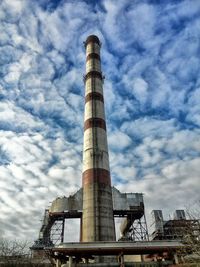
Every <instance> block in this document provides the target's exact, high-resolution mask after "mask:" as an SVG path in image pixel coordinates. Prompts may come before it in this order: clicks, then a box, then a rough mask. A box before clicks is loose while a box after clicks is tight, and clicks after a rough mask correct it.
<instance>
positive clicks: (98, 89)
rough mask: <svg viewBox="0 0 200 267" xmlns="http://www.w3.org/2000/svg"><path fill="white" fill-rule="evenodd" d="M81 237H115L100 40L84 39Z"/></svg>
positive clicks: (94, 38) (89, 240) (84, 239)
mask: <svg viewBox="0 0 200 267" xmlns="http://www.w3.org/2000/svg"><path fill="white" fill-rule="evenodd" d="M85 48H86V75H85V116H84V145H83V176H82V183H83V217H82V231H81V241H83V242H92V241H109V240H110V241H112V240H113V241H114V240H115V225H114V218H113V203H112V189H111V178H110V169H109V157H108V145H107V135H106V122H105V112H104V98H103V86H102V83H103V77H102V73H101V59H100V41H99V39H98V37H97V36H95V35H90V36H89V37H88V38H87V40H86V42H85Z"/></svg>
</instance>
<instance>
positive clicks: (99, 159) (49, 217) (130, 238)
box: [32, 35, 182, 266]
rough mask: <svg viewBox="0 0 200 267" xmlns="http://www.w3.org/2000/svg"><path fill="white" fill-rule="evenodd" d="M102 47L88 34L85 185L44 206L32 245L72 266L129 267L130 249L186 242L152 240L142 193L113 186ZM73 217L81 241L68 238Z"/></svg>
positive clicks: (170, 248) (171, 247)
mask: <svg viewBox="0 0 200 267" xmlns="http://www.w3.org/2000/svg"><path fill="white" fill-rule="evenodd" d="M100 48H101V43H100V40H99V38H98V37H97V36H95V35H90V36H89V37H88V38H87V39H86V42H85V49H86V75H85V76H84V82H85V113H84V114H85V115H84V141H83V172H82V188H80V189H79V190H78V191H77V192H76V193H75V194H73V195H70V196H69V197H65V196H64V197H58V198H56V199H55V200H54V201H53V202H52V204H51V206H50V208H49V209H46V210H45V213H44V218H43V222H42V227H41V229H40V232H39V238H38V240H36V241H35V244H34V245H33V246H32V250H33V251H35V252H40V251H46V252H47V253H48V254H49V255H50V257H51V259H53V260H54V262H55V263H56V264H57V265H56V266H61V264H64V263H66V262H68V266H73V264H76V266H79V265H78V264H80V265H81V266H82V264H85V266H88V265H91V266H92V265H93V266H125V262H124V255H126V254H127V255H146V254H155V253H160V254H162V253H164V252H165V251H167V252H168V254H169V252H170V253H171V255H175V254H176V250H177V249H179V248H180V247H181V246H182V245H181V243H180V242H178V241H176V240H174V241H172V240H171V241H170V242H169V241H167V240H163V241H159V238H158V239H156V238H154V241H151V242H150V241H149V235H148V230H147V224H146V219H145V209H144V201H143V194H142V193H132V192H130V193H121V192H120V191H119V190H118V189H116V188H115V187H113V186H112V185H111V176H110V168H109V155H108V145H107V134H106V119H105V111H104V96H103V80H104V77H103V75H102V71H101V58H100ZM116 217H118V218H123V222H122V224H121V226H120V232H121V239H120V240H119V241H116V234H115V218H116ZM75 218H77V219H79V220H80V229H81V230H80V242H73V243H65V242H64V233H65V222H66V225H67V222H68V219H75ZM100 256H101V257H102V259H103V261H104V258H105V256H112V257H113V256H115V257H116V256H117V257H118V259H119V262H118V263H117V261H116V262H114V261H113V262H111V263H109V264H107V263H106V262H104V263H103V262H101V264H100V265H98V261H96V262H95V260H96V259H97V258H98V257H100ZM112 257H111V258H112ZM106 264H107V265H106ZM131 266H134V265H131ZM137 266H139V265H137ZM142 266H145V265H142ZM148 266H150V265H148ZM152 266H157V265H152ZM163 266H164V265H163ZM166 266H167V265H166Z"/></svg>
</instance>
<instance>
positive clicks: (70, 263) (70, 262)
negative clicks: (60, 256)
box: [69, 256, 73, 267]
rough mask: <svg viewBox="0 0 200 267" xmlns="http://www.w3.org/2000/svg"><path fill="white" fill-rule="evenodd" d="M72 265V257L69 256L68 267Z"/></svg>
mask: <svg viewBox="0 0 200 267" xmlns="http://www.w3.org/2000/svg"><path fill="white" fill-rule="evenodd" d="M72 265H73V259H72V256H69V267H72Z"/></svg>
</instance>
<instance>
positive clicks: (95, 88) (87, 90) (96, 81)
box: [85, 78, 103, 95]
mask: <svg viewBox="0 0 200 267" xmlns="http://www.w3.org/2000/svg"><path fill="white" fill-rule="evenodd" d="M91 92H98V93H100V94H103V88H102V81H101V80H100V79H98V78H95V79H94V85H93V88H92V79H87V81H86V84H85V95H87V94H89V93H91Z"/></svg>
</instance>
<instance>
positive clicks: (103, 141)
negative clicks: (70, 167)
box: [83, 127, 108, 151]
mask: <svg viewBox="0 0 200 267" xmlns="http://www.w3.org/2000/svg"><path fill="white" fill-rule="evenodd" d="M83 143H84V147H83V150H86V149H89V148H92V147H93V146H95V147H98V148H99V149H100V150H104V151H107V150H108V145H107V136H106V131H105V130H104V129H102V128H99V127H96V128H93V129H92V128H88V129H87V130H86V131H85V132H84V142H83Z"/></svg>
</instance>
